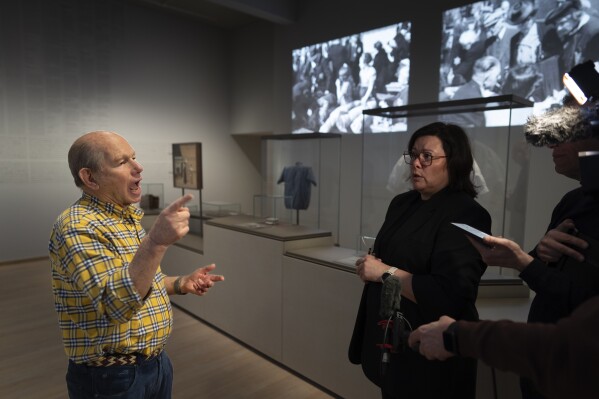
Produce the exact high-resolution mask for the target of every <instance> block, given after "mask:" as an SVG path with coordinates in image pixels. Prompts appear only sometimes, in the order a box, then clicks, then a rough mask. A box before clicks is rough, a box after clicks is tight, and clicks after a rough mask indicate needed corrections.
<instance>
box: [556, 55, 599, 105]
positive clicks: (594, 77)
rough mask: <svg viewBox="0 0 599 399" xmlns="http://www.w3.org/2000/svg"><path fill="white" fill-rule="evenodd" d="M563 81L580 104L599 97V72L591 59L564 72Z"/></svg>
mask: <svg viewBox="0 0 599 399" xmlns="http://www.w3.org/2000/svg"><path fill="white" fill-rule="evenodd" d="M563 82H564V85H565V86H566V88H567V89H568V91H569V92H570V94H572V96H573V97H574V98H575V99H576V101H578V103H579V104H580V105H582V104H584V103H586V102H587V101H589V100H591V99H597V98H599V72H598V71H597V65H595V63H594V62H593V61H586V62H583V63H582V64H578V65H576V66H575V67H574V68H572V69H571V70H570V72H567V73H565V74H564V77H563Z"/></svg>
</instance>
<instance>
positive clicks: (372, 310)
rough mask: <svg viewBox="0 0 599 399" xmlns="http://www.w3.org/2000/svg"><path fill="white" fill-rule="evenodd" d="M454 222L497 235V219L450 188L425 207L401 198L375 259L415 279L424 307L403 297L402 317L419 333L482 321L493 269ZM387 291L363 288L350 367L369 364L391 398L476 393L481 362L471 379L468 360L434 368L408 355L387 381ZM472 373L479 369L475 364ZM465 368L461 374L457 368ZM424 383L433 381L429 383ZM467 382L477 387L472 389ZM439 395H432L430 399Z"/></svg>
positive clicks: (408, 196)
mask: <svg viewBox="0 0 599 399" xmlns="http://www.w3.org/2000/svg"><path fill="white" fill-rule="evenodd" d="M451 222H459V223H467V224H469V225H471V226H473V227H476V228H477V229H479V230H482V231H484V232H487V233H489V234H490V232H491V217H490V215H489V213H488V212H487V211H486V210H485V209H484V208H483V207H482V206H480V205H479V204H478V203H477V202H476V201H475V200H474V199H473V198H471V197H470V196H468V195H467V194H465V193H462V192H452V191H451V190H450V189H449V188H446V189H444V190H442V191H440V192H439V193H437V194H435V195H434V196H433V197H432V198H430V199H429V200H428V201H422V200H421V199H420V194H419V193H418V192H416V191H410V192H407V193H404V194H400V195H398V196H396V197H395V198H394V199H393V200H392V201H391V204H390V205H389V209H388V211H387V215H386V217H385V221H384V223H383V226H382V227H381V229H380V231H379V233H378V235H377V238H376V241H375V244H374V247H373V250H374V253H375V255H376V256H377V257H379V258H380V259H381V260H382V261H383V262H384V263H386V264H388V265H390V266H395V267H398V268H400V269H403V270H406V271H408V272H410V273H412V274H413V278H412V288H413V291H414V296H415V297H416V300H417V302H418V303H414V302H412V301H410V300H408V299H406V298H403V297H402V300H401V311H402V313H403V314H404V316H405V317H406V319H407V320H408V322H409V323H410V325H411V327H412V329H416V328H417V327H418V326H420V325H422V324H426V323H429V322H432V321H436V320H438V319H439V317H441V316H442V315H448V316H451V317H453V318H455V319H462V320H477V319H478V313H477V311H476V307H475V301H476V297H477V294H478V284H479V282H480V278H481V276H482V274H483V273H484V271H485V269H486V265H485V264H484V262H483V261H482V259H481V257H480V255H479V253H478V252H477V251H476V249H475V248H474V247H473V246H472V244H471V243H470V242H469V241H468V240H467V239H466V237H465V235H464V233H463V232H461V230H460V229H458V228H457V227H455V226H453V225H452V224H451ZM381 287H382V284H380V283H367V284H365V286H364V290H363V292H362V299H361V302H360V307H359V309H358V315H357V319H356V324H355V327H354V332H353V336H352V340H351V343H350V347H349V359H350V361H351V362H352V363H355V364H362V368H363V369H364V372H365V374H366V375H367V377H368V378H369V379H371V380H372V381H373V382H374V383H375V384H377V385H379V386H383V387H384V389H385V390H386V391H387V392H389V393H392V394H393V392H394V391H395V390H396V389H395V388H397V387H398V386H400V385H401V392H402V393H404V394H405V393H406V392H407V391H410V389H413V392H414V393H417V392H424V391H427V390H430V389H433V390H435V389H440V391H439V392H444V393H443V397H446V398H450V397H461V398H465V397H469V396H470V393H469V391H468V393H464V392H463V389H466V387H464V388H460V386H459V385H460V384H466V385H469V388H468V389H474V384H475V381H476V369H475V367H476V364H475V363H474V370H473V371H472V370H471V371H472V372H473V373H474V379H473V380H472V378H471V377H472V375H470V376H469V374H471V373H470V372H465V370H464V369H463V367H462V365H461V364H460V362H462V361H463V359H456V358H454V359H451V360H450V361H448V362H430V361H427V360H425V359H424V357H422V356H420V355H419V354H417V353H415V352H413V351H411V350H409V349H408V350H406V351H404V352H403V353H399V354H396V355H393V357H392V362H391V365H390V368H389V369H388V372H387V373H386V377H385V378H381V375H380V364H381V362H380V359H381V354H380V351H379V350H377V346H376V344H379V343H381V342H379V341H381V339H382V338H381V337H382V332H381V328H380V327H378V326H377V322H378V321H380V319H381V318H380V316H379V315H378V311H379V302H380V291H381ZM467 368H470V369H472V364H471V365H470V366H468V367H467ZM458 369H459V370H460V371H459V373H458V375H457V376H456V375H455V374H454V372H452V370H453V371H456V370H458ZM443 374H445V375H443ZM460 374H461V375H460ZM452 375H454V376H452ZM448 377H449V378H448ZM423 378H425V379H426V378H428V380H427V381H428V383H427V382H426V381H425V380H422V379H423ZM452 378H453V379H454V380H452ZM463 378H466V380H468V381H469V380H472V381H469V382H468V383H466V382H464V380H463ZM443 381H445V382H443ZM447 384H449V386H448V385H447ZM452 386H455V387H456V390H457V391H456V392H455V395H453V394H451V392H452V391H453V389H452ZM473 394H474V392H472V395H473ZM434 395H436V393H434V392H432V391H431V392H430V397H434ZM460 395H462V396H460ZM406 397H410V396H406ZM422 397H429V395H424V396H422ZM472 397H473V396H472Z"/></svg>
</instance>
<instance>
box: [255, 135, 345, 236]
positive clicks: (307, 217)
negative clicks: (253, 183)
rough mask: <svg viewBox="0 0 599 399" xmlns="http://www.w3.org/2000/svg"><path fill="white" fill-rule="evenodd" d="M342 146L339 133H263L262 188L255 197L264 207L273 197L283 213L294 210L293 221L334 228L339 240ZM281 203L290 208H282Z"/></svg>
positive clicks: (330, 229) (326, 228)
mask: <svg viewBox="0 0 599 399" xmlns="http://www.w3.org/2000/svg"><path fill="white" fill-rule="evenodd" d="M340 147H341V136H340V135H339V134H321V133H310V134H287V135H273V136H264V137H262V152H263V157H262V162H263V164H262V192H261V193H260V194H259V195H257V196H258V199H256V198H254V201H255V202H256V201H259V202H260V204H259V207H264V206H267V205H269V203H270V201H271V200H272V201H273V202H272V204H273V207H274V208H273V211H277V214H278V215H281V216H280V217H284V216H285V215H286V214H289V213H290V215H291V220H290V223H293V224H301V225H303V226H309V227H314V228H318V229H323V230H327V231H330V232H331V233H332V234H333V237H334V239H335V241H337V239H338V236H339V192H340V166H339V165H340V161H341V155H340ZM281 204H282V205H283V206H284V209H286V210H287V212H280V208H278V207H280V205H281ZM254 208H256V204H255V205H254ZM255 212H256V211H255ZM260 212H262V209H260ZM268 217H274V216H273V215H268ZM277 217H279V216H277Z"/></svg>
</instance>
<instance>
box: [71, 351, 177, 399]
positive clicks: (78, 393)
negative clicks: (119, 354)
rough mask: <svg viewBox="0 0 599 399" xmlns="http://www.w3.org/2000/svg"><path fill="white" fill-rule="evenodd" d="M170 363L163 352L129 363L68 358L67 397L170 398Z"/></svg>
mask: <svg viewBox="0 0 599 399" xmlns="http://www.w3.org/2000/svg"><path fill="white" fill-rule="evenodd" d="M172 386H173V366H172V364H171V361H170V360H169V358H168V356H167V355H166V353H165V352H164V351H162V353H161V354H160V355H158V356H157V357H155V358H153V359H151V360H141V361H139V362H138V364H135V365H131V366H111V367H90V366H86V365H82V364H77V363H74V362H73V361H69V368H68V371H67V388H68V391H69V398H70V399H98V398H100V399H101V398H105V399H108V398H111V399H113V398H122V399H171V390H172Z"/></svg>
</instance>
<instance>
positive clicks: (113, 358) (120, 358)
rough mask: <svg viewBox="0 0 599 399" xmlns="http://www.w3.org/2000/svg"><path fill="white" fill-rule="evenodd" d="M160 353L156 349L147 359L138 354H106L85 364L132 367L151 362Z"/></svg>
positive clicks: (91, 365) (159, 350)
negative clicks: (143, 362)
mask: <svg viewBox="0 0 599 399" xmlns="http://www.w3.org/2000/svg"><path fill="white" fill-rule="evenodd" d="M161 352H162V350H161V349H157V350H155V351H154V352H152V353H151V354H150V356H148V357H146V356H144V355H142V354H139V353H128V354H123V353H107V354H105V355H103V356H100V357H98V358H96V359H94V360H90V361H88V362H87V363H85V364H86V365H87V366H90V367H111V366H132V365H135V364H139V363H140V362H142V361H148V360H152V359H153V358H155V357H157V356H158V355H160V353H161Z"/></svg>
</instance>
